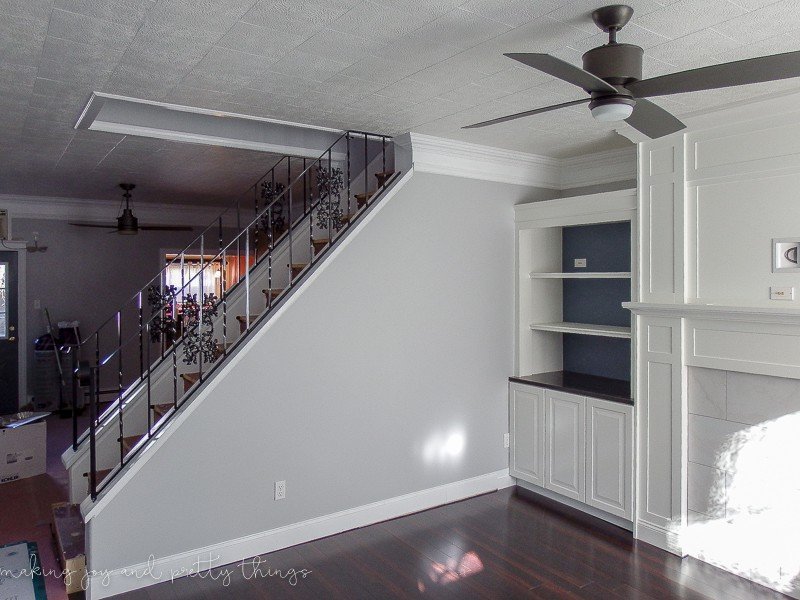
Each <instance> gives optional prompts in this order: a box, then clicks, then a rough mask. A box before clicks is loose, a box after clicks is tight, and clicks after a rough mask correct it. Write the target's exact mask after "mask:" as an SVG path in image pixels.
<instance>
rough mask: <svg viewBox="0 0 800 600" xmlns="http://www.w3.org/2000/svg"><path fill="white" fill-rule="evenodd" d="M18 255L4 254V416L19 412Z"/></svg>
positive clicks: (0, 330)
mask: <svg viewBox="0 0 800 600" xmlns="http://www.w3.org/2000/svg"><path fill="white" fill-rule="evenodd" d="M17 298H18V293H17V253H16V252H0V415H6V414H10V413H15V412H17V410H18V408H19V336H18V331H17V323H18V321H17V317H18V314H19V313H18V309H19V306H18V302H17Z"/></svg>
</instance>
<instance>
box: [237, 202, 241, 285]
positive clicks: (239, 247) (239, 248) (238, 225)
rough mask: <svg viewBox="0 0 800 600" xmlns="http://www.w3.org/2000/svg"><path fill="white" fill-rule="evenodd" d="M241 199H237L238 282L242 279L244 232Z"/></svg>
mask: <svg viewBox="0 0 800 600" xmlns="http://www.w3.org/2000/svg"><path fill="white" fill-rule="evenodd" d="M240 203H241V200H237V201H236V283H239V281H240V280H241V279H242V248H241V239H242V236H241V233H242V219H241V216H240V215H239V204H240Z"/></svg>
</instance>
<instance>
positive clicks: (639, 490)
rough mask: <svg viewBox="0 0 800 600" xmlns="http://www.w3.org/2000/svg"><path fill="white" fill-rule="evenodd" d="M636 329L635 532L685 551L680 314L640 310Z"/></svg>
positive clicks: (671, 549) (666, 547) (684, 406)
mask: <svg viewBox="0 0 800 600" xmlns="http://www.w3.org/2000/svg"><path fill="white" fill-rule="evenodd" d="M626 304H627V305H626V308H630V303H626ZM634 313H636V311H634ZM636 331H637V336H636V340H637V343H636V356H637V365H638V367H637V377H636V399H637V405H636V411H635V412H636V415H635V419H636V465H635V469H636V472H637V477H636V486H635V487H636V492H635V495H636V502H635V519H634V536H635V537H636V538H637V539H642V540H644V541H646V542H648V543H650V544H653V545H655V546H658V547H659V548H662V549H664V550H667V551H669V552H672V553H674V554H678V555H680V556H683V555H684V554H685V553H684V552H683V549H682V548H681V546H680V544H679V536H678V535H677V534H679V533H680V532H681V531H682V529H683V526H684V525H685V523H686V517H687V502H688V492H687V473H686V464H687V460H686V452H687V450H686V439H687V423H688V416H687V411H688V408H687V398H686V386H687V383H686V372H685V371H686V370H685V369H684V368H683V365H682V362H683V339H684V336H683V324H682V320H681V319H680V318H675V317H672V318H668V317H660V316H652V315H646V316H644V315H642V314H636Z"/></svg>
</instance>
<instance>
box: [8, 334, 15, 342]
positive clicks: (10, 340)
mask: <svg viewBox="0 0 800 600" xmlns="http://www.w3.org/2000/svg"><path fill="white" fill-rule="evenodd" d="M8 341H9V342H16V341H17V338H15V337H14V336H13V335H12V336H11V337H10V338H8Z"/></svg>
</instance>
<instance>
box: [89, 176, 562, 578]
mask: <svg viewBox="0 0 800 600" xmlns="http://www.w3.org/2000/svg"><path fill="white" fill-rule="evenodd" d="M552 195H553V192H552V191H545V190H537V189H532V188H525V187H521V186H513V185H503V184H496V183H489V182H484V181H476V180H468V179H460V178H454V177H447V176H440V175H431V174H423V173H418V174H416V175H414V176H413V177H412V179H411V180H410V181H409V182H408V184H407V185H406V186H405V187H404V188H402V189H401V190H400V191H399V192H398V193H397V195H395V196H394V197H392V198H390V199H389V200H387V201H386V204H385V205H383V206H382V207H380V210H379V211H378V212H377V213H375V214H374V219H373V220H372V221H370V222H369V223H367V224H366V226H365V227H364V229H363V230H361V231H360V232H358V233H357V234H356V235H355V236H354V237H353V238H352V239H351V240H350V243H349V245H347V246H345V247H343V248H342V251H341V253H340V254H338V255H334V256H333V257H332V258H331V259H330V261H329V262H328V263H326V265H325V266H324V267H323V269H322V270H320V271H318V273H317V274H318V277H317V278H316V279H312V280H311V282H310V284H309V285H308V287H307V288H305V289H304V290H303V291H302V293H300V294H298V295H297V296H295V298H294V300H295V301H294V303H292V304H290V305H288V306H287V307H286V310H285V311H284V312H281V313H278V314H277V316H276V317H275V318H274V319H273V320H272V321H270V322H269V324H268V326H267V327H266V328H265V329H262V330H261V331H260V332H258V333H257V334H256V335H255V336H254V337H253V339H251V340H250V341H249V343H248V345H247V346H246V347H245V349H244V352H243V353H242V354H240V355H239V356H237V357H236V358H234V359H233V360H232V363H231V364H230V365H229V367H228V368H226V369H225V370H223V371H222V372H220V374H219V375H218V377H217V378H216V379H215V380H214V381H213V382H212V384H211V387H210V388H209V393H208V395H201V397H200V398H198V400H197V401H196V402H195V403H194V404H193V405H192V406H191V407H190V409H191V410H192V411H193V412H192V414H191V415H190V416H189V418H188V419H187V420H186V421H184V422H183V423H181V424H180V425H179V426H178V427H177V428H176V429H174V430H173V431H172V433H171V435H169V436H167V437H165V438H164V439H163V444H161V445H157V446H155V447H153V448H151V450H150V451H151V452H155V455H154V456H152V459H151V460H148V461H147V462H145V463H144V464H142V466H141V470H139V471H137V472H135V473H133V475H132V478H131V479H130V480H129V481H127V482H126V483H125V489H124V492H123V493H120V494H117V495H115V496H113V498H111V499H110V502H109V504H107V505H105V506H104V507H103V508H102V510H101V511H100V512H99V513H98V514H97V515H95V516H93V518H92V519H91V520H90V522H89V545H90V548H91V557H90V560H91V567H92V569H95V570H102V569H113V568H117V567H123V566H128V565H133V564H138V563H143V562H146V560H147V558H148V556H149V555H150V554H151V553H152V554H153V555H154V556H155V557H165V556H169V555H172V554H175V553H179V552H188V551H191V550H194V549H197V548H201V547H204V546H208V545H213V544H217V543H220V542H223V541H226V540H232V539H236V538H239V537H242V536H245V535H248V534H253V533H257V532H262V531H266V530H270V529H273V528H276V527H281V526H284V525H288V524H291V523H297V522H300V521H303V520H306V519H310V518H313V517H318V516H322V515H327V514H331V513H334V512H337V511H341V510H345V509H348V508H352V507H358V506H362V505H365V504H368V503H372V502H376V501H380V500H384V499H388V498H392V497H396V496H398V495H402V494H407V493H411V492H414V491H418V490H423V489H428V488H431V487H434V486H438V485H442V484H447V483H451V482H455V481H459V480H463V479H466V478H470V477H475V476H478V475H482V474H487V473H491V472H494V471H496V470H499V469H503V468H505V467H507V465H508V451H507V450H506V449H505V448H504V447H503V434H504V433H505V432H507V431H508V410H507V406H508V400H507V378H508V376H509V374H510V373H511V372H512V369H513V361H512V354H513V344H512V343H511V342H512V340H513V339H514V269H513V268H512V265H513V264H514V213H513V206H514V204H517V203H519V202H522V201H534V200H540V199H544V198H545V197H552ZM454 434H455V435H460V436H461V437H462V439H463V443H464V444H463V450H462V451H461V452H457V453H455V454H454V455H448V454H447V453H445V454H444V455H442V454H441V453H440V452H439V451H438V448H439V446H440V445H441V444H442V442H444V441H446V440H447V439H449V437H450V436H452V435H454ZM277 480H286V486H287V498H286V500H283V501H280V502H274V501H273V500H272V496H273V483H274V482H275V481H277ZM120 523H135V524H136V526H135V527H132V528H128V530H127V531H126V538H125V543H124V544H120V543H119V524H120Z"/></svg>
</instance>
